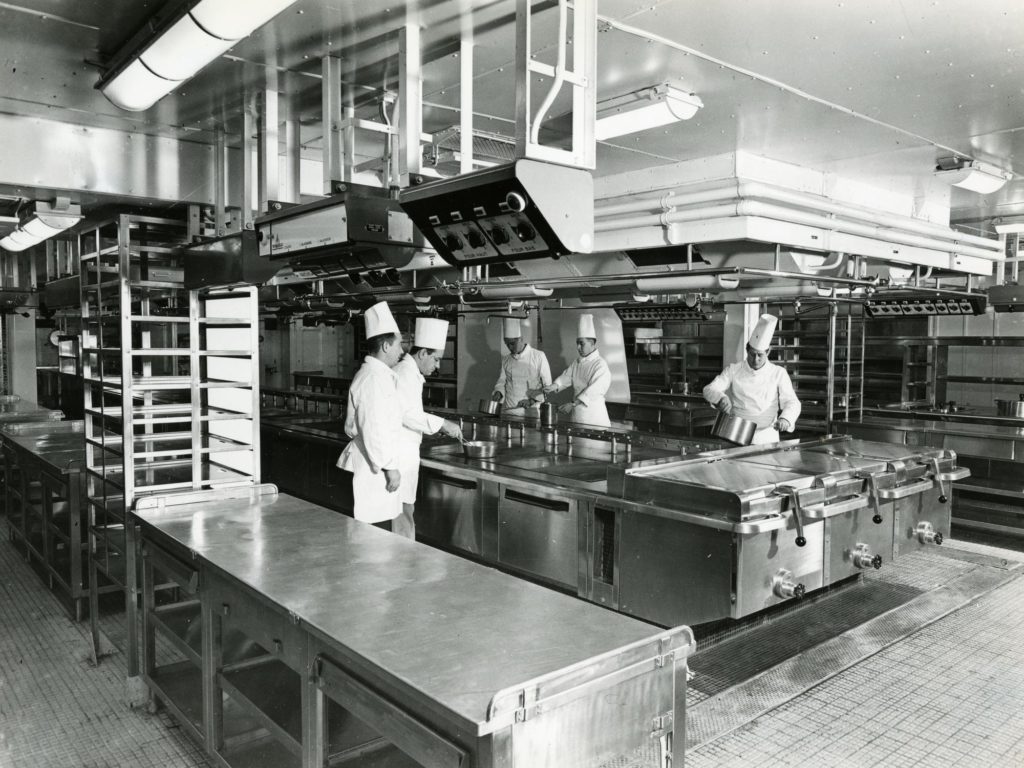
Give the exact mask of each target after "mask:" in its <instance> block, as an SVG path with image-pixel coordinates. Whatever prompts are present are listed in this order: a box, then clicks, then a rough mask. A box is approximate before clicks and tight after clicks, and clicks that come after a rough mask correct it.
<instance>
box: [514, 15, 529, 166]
mask: <svg viewBox="0 0 1024 768" xmlns="http://www.w3.org/2000/svg"><path fill="white" fill-rule="evenodd" d="M530 38H531V35H530V0H516V57H515V62H516V157H526V154H527V145H528V144H529V142H530V123H531V122H532V115H531V111H532V109H533V105H532V103H531V99H530V66H529V64H530V51H531V50H532V49H531V47H530V46H531V43H530Z"/></svg>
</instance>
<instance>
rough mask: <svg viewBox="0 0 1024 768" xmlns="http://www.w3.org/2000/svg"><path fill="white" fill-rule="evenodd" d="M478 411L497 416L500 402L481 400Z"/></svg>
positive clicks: (499, 411) (499, 410)
mask: <svg viewBox="0 0 1024 768" xmlns="http://www.w3.org/2000/svg"><path fill="white" fill-rule="evenodd" d="M480 413H486V414H488V415H490V416H497V415H498V414H499V413H501V403H499V402H498V401H497V400H481V401H480Z"/></svg>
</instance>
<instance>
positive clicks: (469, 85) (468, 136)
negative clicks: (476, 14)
mask: <svg viewBox="0 0 1024 768" xmlns="http://www.w3.org/2000/svg"><path fill="white" fill-rule="evenodd" d="M470 18H471V17H470ZM459 57H460V62H459V153H460V155H461V157H460V158H459V173H469V172H470V171H472V170H473V28H472V26H469V28H468V29H465V30H463V32H462V41H461V42H460V43H459Z"/></svg>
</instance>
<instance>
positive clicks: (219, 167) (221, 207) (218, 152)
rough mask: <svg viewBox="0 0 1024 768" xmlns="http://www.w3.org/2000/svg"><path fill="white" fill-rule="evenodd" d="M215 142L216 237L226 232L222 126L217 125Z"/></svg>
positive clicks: (225, 154) (225, 165) (226, 159)
mask: <svg viewBox="0 0 1024 768" xmlns="http://www.w3.org/2000/svg"><path fill="white" fill-rule="evenodd" d="M215 138H216V143H215V144H214V148H213V219H214V225H215V227H216V234H217V237H222V236H223V235H226V234H227V233H228V218H227V214H226V212H225V210H226V208H227V162H228V145H227V140H226V138H225V136H224V128H223V127H222V126H219V125H218V126H217V133H216V137H215Z"/></svg>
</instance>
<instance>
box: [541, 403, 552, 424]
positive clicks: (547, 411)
mask: <svg viewBox="0 0 1024 768" xmlns="http://www.w3.org/2000/svg"><path fill="white" fill-rule="evenodd" d="M540 425H541V426H542V427H553V426H555V406H554V405H553V404H551V403H541V404H540Z"/></svg>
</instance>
